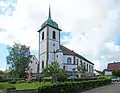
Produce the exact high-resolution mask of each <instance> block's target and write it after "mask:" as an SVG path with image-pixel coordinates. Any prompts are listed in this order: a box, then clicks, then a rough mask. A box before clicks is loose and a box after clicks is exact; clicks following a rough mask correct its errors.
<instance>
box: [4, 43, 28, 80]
mask: <svg viewBox="0 0 120 93" xmlns="http://www.w3.org/2000/svg"><path fill="white" fill-rule="evenodd" d="M7 49H8V52H9V55H8V56H7V57H6V59H7V64H8V65H9V67H10V69H11V70H15V72H16V73H17V74H18V75H19V77H20V78H23V77H24V76H25V71H26V70H28V69H29V66H28V65H29V62H30V47H28V46H26V45H22V44H20V43H15V44H14V45H13V46H12V47H10V46H9V47H8V48H7Z"/></svg>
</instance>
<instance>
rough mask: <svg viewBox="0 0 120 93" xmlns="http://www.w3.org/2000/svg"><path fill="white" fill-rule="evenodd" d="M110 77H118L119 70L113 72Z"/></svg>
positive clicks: (119, 74) (119, 75)
mask: <svg viewBox="0 0 120 93" xmlns="http://www.w3.org/2000/svg"><path fill="white" fill-rule="evenodd" d="M112 75H113V76H116V77H120V70H113V71H112Z"/></svg>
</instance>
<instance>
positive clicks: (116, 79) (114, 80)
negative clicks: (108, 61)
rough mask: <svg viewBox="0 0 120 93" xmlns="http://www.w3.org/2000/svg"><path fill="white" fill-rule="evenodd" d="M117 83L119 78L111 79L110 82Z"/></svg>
mask: <svg viewBox="0 0 120 93" xmlns="http://www.w3.org/2000/svg"><path fill="white" fill-rule="evenodd" d="M118 81H120V78H118V77H117V78H112V82H118Z"/></svg>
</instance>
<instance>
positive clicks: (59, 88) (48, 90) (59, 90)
mask: <svg viewBox="0 0 120 93" xmlns="http://www.w3.org/2000/svg"><path fill="white" fill-rule="evenodd" d="M110 83H111V80H110V79H101V80H89V81H82V82H67V83H58V84H56V85H47V86H43V87H40V88H39V89H38V93H53V92H54V93H77V92H81V91H83V90H86V89H91V88H95V87H99V86H103V85H108V84H110Z"/></svg>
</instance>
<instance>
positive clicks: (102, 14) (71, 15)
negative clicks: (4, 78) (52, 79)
mask: <svg viewBox="0 0 120 93" xmlns="http://www.w3.org/2000/svg"><path fill="white" fill-rule="evenodd" d="M68 2H69V3H68ZM49 4H50V5H51V16H52V19H53V20H54V21H55V22H57V23H58V25H59V28H60V29H62V32H61V44H64V45H65V46H66V47H68V48H70V49H71V50H74V51H75V52H77V53H79V54H81V55H83V56H84V57H86V58H87V59H89V60H90V61H92V62H93V63H94V64H95V69H99V70H102V69H104V68H106V67H107V64H108V63H109V62H114V61H118V60H119V59H120V55H119V54H120V38H119V37H120V0H76V1H74V0H34V1H33V0H0V69H5V63H6V60H5V58H6V56H7V55H8V53H7V50H6V46H7V45H13V42H16V41H18V42H20V43H21V44H25V45H28V46H31V52H32V54H35V55H36V56H38V54H37V50H38V32H37V31H38V30H39V29H40V26H41V24H42V23H43V22H44V21H45V20H46V19H47V17H48V8H49ZM61 5H62V7H61Z"/></svg>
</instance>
